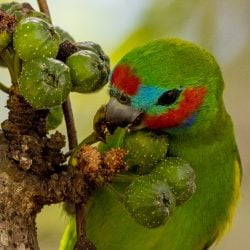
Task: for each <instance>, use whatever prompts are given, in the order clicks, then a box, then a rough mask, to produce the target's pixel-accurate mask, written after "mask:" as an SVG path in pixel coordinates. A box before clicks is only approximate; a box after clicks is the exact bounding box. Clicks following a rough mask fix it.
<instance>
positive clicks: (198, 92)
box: [144, 87, 207, 129]
mask: <svg viewBox="0 0 250 250" xmlns="http://www.w3.org/2000/svg"><path fill="white" fill-rule="evenodd" d="M206 91H207V89H206V88H205V87H197V88H187V89H186V90H185V91H184V93H183V100H182V101H181V102H180V104H179V106H178V107H177V109H172V110H169V111H168V112H167V113H165V114H163V115H160V116H159V115H158V116H157V115H152V116H151V115H146V116H145V120H144V122H145V124H146V126H147V127H148V128H152V129H159V128H171V127H177V126H178V125H180V124H181V123H182V122H183V121H185V120H186V119H187V118H188V117H189V116H190V115H191V114H192V113H194V112H195V111H196V110H197V109H198V108H199V106H200V105H201V104H202V102H203V100H204V96H205V94H206Z"/></svg>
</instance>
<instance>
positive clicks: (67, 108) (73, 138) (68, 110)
mask: <svg viewBox="0 0 250 250" xmlns="http://www.w3.org/2000/svg"><path fill="white" fill-rule="evenodd" d="M62 107H63V113H64V119H65V123H66V128H67V135H68V143H69V149H70V150H72V149H74V148H75V147H76V146H77V144H78V142H77V135H76V127H75V122H74V116H73V111H72V107H71V102H70V98H69V97H68V98H67V99H66V101H65V102H64V103H63V105H62Z"/></svg>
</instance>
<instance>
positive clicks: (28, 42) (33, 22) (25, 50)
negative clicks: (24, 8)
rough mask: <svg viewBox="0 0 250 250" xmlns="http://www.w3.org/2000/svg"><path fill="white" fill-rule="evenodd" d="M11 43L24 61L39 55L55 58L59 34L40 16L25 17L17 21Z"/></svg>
mask: <svg viewBox="0 0 250 250" xmlns="http://www.w3.org/2000/svg"><path fill="white" fill-rule="evenodd" d="M13 44H14V49H15V51H16V52H17V54H18V56H19V57H20V58H21V59H22V60H24V61H28V60H31V59H34V58H39V57H50V58H55V57H56V56H57V53H58V50H59V35H58V34H57V32H56V31H55V29H54V28H53V26H51V25H50V24H49V23H48V22H45V21H44V20H42V19H41V18H37V17H27V18H24V19H22V20H21V21H20V22H19V23H18V25H17V27H16V30H15V32H14V36H13Z"/></svg>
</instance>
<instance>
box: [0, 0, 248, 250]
mask: <svg viewBox="0 0 250 250" xmlns="http://www.w3.org/2000/svg"><path fill="white" fill-rule="evenodd" d="M27 1H28V0H27ZM2 2H7V1H1V0H0V3H2ZM28 2H29V3H31V4H32V6H33V7H35V8H37V4H36V1H35V0H30V1H28ZM48 4H49V7H50V11H51V14H52V19H53V23H54V24H55V25H58V26H61V27H62V28H63V29H65V30H67V31H68V32H69V33H70V34H71V35H72V36H73V37H74V38H75V40H76V41H86V40H92V41H95V42H97V43H99V44H101V46H102V47H103V49H104V51H105V52H106V53H108V54H109V55H110V56H111V59H112V65H114V63H115V62H116V61H117V60H118V59H119V58H120V57H121V56H122V55H123V54H124V53H125V52H126V51H128V50H129V49H131V48H133V47H135V46H136V45H138V44H141V43H144V42H146V41H148V40H152V39H154V38H159V37H167V36H170V37H173V36H174V37H179V38H183V39H186V40H190V41H193V42H195V43H196V44H199V45H200V46H202V47H204V48H207V49H208V50H209V51H210V52H212V53H213V54H214V55H215V57H216V58H217V61H218V62H219V64H220V66H221V69H222V72H223V75H224V80H225V83H226V84H225V85H226V89H225V94H224V99H225V102H226V107H227V109H228V111H229V113H230V114H231V116H232V118H233V120H234V124H235V132H236V137H237V142H238V145H239V150H240V154H241V159H242V165H243V169H244V176H243V182H242V195H241V199H240V201H239V206H238V207H237V210H236V216H235V219H234V221H233V224H232V228H231V230H230V232H229V233H227V234H226V236H225V237H224V238H223V239H222V241H221V242H219V243H218V244H217V245H216V246H214V247H213V248H212V249H215V250H235V249H242V250H245V249H246V250H247V249H250V237H249V233H250V188H249V186H250V184H249V183H250V168H249V164H250V154H249V149H250V133H249V131H248V129H249V128H250V102H249V93H250V82H249V79H250V29H249V24H250V1H249V0H237V1H235V0H220V1H218V0H209V1H201V0H188V1H184V0H182V1H181V0H70V1H67V0H61V1H60V0H53V1H52V0H48ZM0 79H1V81H3V82H5V83H9V81H10V79H9V76H8V72H7V70H5V69H3V68H0ZM71 99H72V103H73V109H74V114H75V118H76V125H77V131H78V136H79V138H83V137H85V136H86V135H88V134H89V133H90V132H91V126H92V119H93V115H94V113H95V111H96V110H97V108H98V107H99V106H100V105H101V104H104V103H106V102H107V100H108V95H107V90H106V88H104V89H103V90H102V91H100V92H99V93H95V94H91V95H80V94H72V96H71ZM5 103H6V95H5V94H2V93H0V121H2V120H3V119H5V118H6V117H7V110H6V108H5V107H4V106H5ZM59 130H60V131H62V132H64V131H65V129H64V125H63V124H62V125H61V126H60V127H59ZM66 223H67V216H66V215H65V214H64V213H63V211H62V207H61V205H55V206H50V207H46V208H44V209H43V211H42V212H41V214H40V215H39V216H38V219H37V224H38V225H37V226H38V237H39V241H40V247H41V249H42V250H52V249H53V250H54V249H58V244H59V240H60V237H61V234H62V232H63V229H64V227H65V225H66Z"/></svg>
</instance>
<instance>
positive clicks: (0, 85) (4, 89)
mask: <svg viewBox="0 0 250 250" xmlns="http://www.w3.org/2000/svg"><path fill="white" fill-rule="evenodd" d="M0 90H2V91H3V92H4V93H6V94H9V92H10V89H9V88H8V87H7V86H6V85H4V84H3V83H2V82H0Z"/></svg>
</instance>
